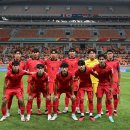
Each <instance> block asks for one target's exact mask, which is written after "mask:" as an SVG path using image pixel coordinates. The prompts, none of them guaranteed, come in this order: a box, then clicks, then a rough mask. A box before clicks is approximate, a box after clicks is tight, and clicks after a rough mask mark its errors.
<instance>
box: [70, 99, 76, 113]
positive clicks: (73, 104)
mask: <svg viewBox="0 0 130 130" xmlns="http://www.w3.org/2000/svg"><path fill="white" fill-rule="evenodd" d="M71 109H72V113H75V112H76V101H75V100H72V106H71Z"/></svg>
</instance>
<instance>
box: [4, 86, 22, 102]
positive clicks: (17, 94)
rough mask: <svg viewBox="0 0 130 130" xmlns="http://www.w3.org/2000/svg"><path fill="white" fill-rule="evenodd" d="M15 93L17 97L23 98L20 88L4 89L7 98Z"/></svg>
mask: <svg viewBox="0 0 130 130" xmlns="http://www.w3.org/2000/svg"><path fill="white" fill-rule="evenodd" d="M14 95H16V97H17V98H18V99H23V92H22V90H21V88H17V89H6V91H5V97H6V98H7V100H9V99H10V97H12V96H14Z"/></svg>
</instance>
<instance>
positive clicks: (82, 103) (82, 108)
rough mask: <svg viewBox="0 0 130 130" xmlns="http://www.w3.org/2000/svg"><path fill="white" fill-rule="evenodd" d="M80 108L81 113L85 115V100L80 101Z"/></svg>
mask: <svg viewBox="0 0 130 130" xmlns="http://www.w3.org/2000/svg"><path fill="white" fill-rule="evenodd" d="M79 107H80V111H81V113H84V100H83V99H81V100H80V104H79Z"/></svg>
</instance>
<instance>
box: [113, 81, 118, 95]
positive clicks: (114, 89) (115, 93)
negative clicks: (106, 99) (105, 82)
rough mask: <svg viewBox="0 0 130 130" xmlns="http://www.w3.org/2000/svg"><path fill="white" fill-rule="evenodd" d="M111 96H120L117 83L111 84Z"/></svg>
mask: <svg viewBox="0 0 130 130" xmlns="http://www.w3.org/2000/svg"><path fill="white" fill-rule="evenodd" d="M112 89H113V90H112V94H113V95H118V94H120V87H119V85H118V83H116V82H114V83H113V86H112Z"/></svg>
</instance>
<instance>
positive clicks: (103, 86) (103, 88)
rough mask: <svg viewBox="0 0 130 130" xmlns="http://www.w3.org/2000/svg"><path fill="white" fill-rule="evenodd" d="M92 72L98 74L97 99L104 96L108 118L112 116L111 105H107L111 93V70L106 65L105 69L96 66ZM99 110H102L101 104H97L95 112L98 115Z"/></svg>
mask: <svg viewBox="0 0 130 130" xmlns="http://www.w3.org/2000/svg"><path fill="white" fill-rule="evenodd" d="M93 70H94V71H96V72H97V73H98V79H99V84H98V88H97V98H102V97H103V94H104V93H105V94H106V99H107V104H108V111H109V116H112V103H111V102H109V103H108V99H112V91H111V87H112V86H111V80H110V77H111V78H112V76H113V74H112V68H111V67H109V66H108V65H107V64H106V66H105V67H103V68H101V67H100V65H99V64H98V65H96V66H95V67H94V68H93ZM101 109H102V103H101V102H97V110H98V114H101Z"/></svg>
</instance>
